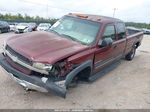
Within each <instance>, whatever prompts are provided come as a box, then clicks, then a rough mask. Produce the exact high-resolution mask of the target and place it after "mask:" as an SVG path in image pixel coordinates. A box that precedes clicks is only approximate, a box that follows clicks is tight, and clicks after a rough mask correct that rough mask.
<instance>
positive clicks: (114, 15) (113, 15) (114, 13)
mask: <svg viewBox="0 0 150 112" xmlns="http://www.w3.org/2000/svg"><path fill="white" fill-rule="evenodd" d="M113 10H114V11H113V18H114V17H115V13H116V10H117V8H114V9H113Z"/></svg>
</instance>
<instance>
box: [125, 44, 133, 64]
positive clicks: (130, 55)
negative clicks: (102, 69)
mask: <svg viewBox="0 0 150 112" xmlns="http://www.w3.org/2000/svg"><path fill="white" fill-rule="evenodd" d="M135 52H136V46H133V48H132V50H131V51H130V52H129V53H128V54H127V55H126V56H125V59H126V60H129V61H131V60H132V59H133V58H134V56H135Z"/></svg>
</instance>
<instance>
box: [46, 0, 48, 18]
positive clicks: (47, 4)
mask: <svg viewBox="0 0 150 112" xmlns="http://www.w3.org/2000/svg"><path fill="white" fill-rule="evenodd" d="M46 18H47V19H48V0H47V4H46Z"/></svg>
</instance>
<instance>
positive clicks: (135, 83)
mask: <svg viewBox="0 0 150 112" xmlns="http://www.w3.org/2000/svg"><path fill="white" fill-rule="evenodd" d="M12 35H15V34H13V33H7V34H0V46H1V45H2V43H3V40H4V39H6V38H8V37H10V36H12ZM0 108H11V109H12V108H13V109H14V108H19V109H22V108H23V109H26V108H33V109H35V108H38V109H39V108H40V109H43V108H60V109H67V108H73V109H74V108H77V109H81V108H88V109H93V108H106V109H107V108H109V109H110V108H113V109H118V108H120V109H123V108H125V109H126V108H133V109H134V108H137V109H139V108H148V109H150V36H144V39H143V43H142V46H141V47H140V48H139V49H138V50H137V53H136V56H135V58H134V60H133V61H125V60H122V63H121V64H120V65H119V66H118V67H117V68H116V69H114V70H112V71H111V72H109V73H107V74H106V75H105V76H103V77H102V78H100V79H98V80H97V81H95V82H94V83H91V84H79V85H78V86H77V87H76V88H71V89H69V91H68V93H67V97H66V99H63V98H60V97H58V96H55V95H53V94H44V93H40V92H25V90H24V89H23V88H22V87H21V86H19V85H18V84H17V83H15V82H14V81H12V80H11V79H10V78H9V77H8V76H7V75H5V74H4V73H3V71H2V69H1V68H0Z"/></svg>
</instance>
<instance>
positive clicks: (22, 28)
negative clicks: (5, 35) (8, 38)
mask: <svg viewBox="0 0 150 112" xmlns="http://www.w3.org/2000/svg"><path fill="white" fill-rule="evenodd" d="M36 27H37V26H36V23H19V24H18V25H17V26H16V29H15V33H26V32H32V31H34V30H35V29H36Z"/></svg>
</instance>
